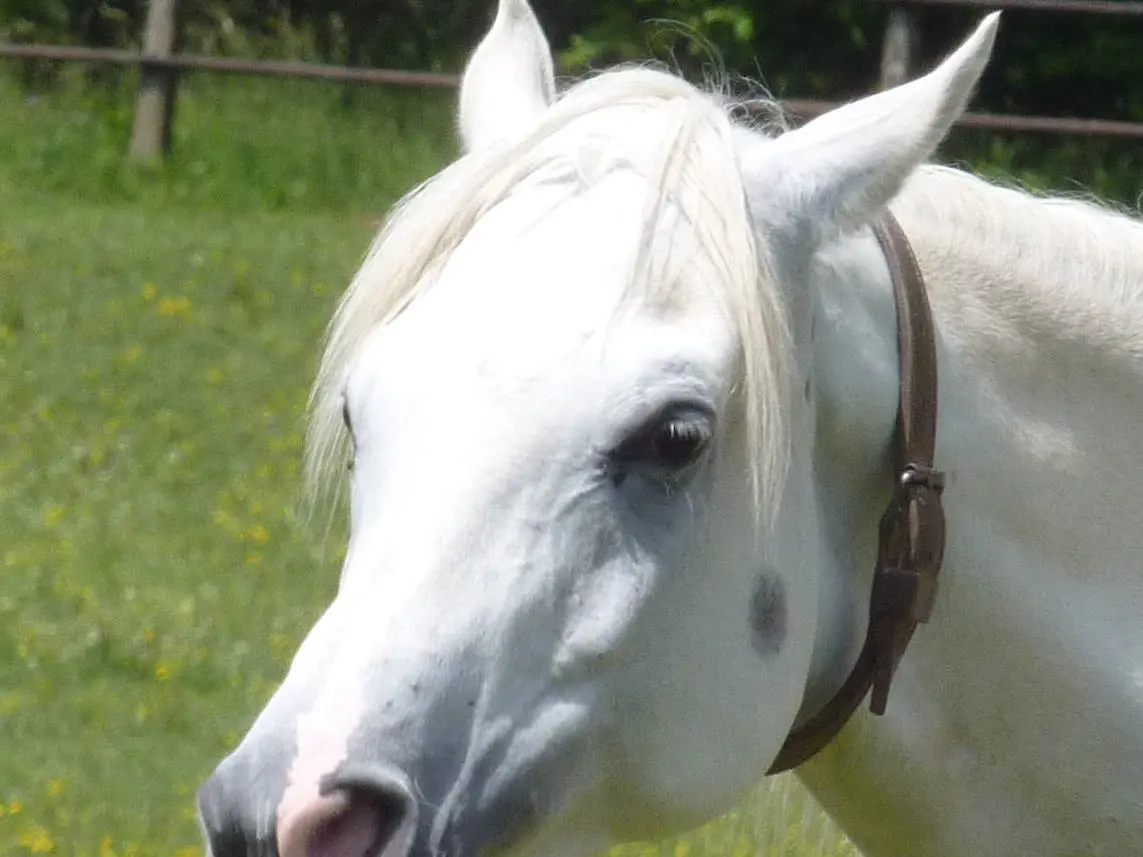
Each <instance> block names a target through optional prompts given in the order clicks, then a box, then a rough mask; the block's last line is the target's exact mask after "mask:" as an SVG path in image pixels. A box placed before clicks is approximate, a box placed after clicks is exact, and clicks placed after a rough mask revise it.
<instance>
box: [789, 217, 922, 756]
mask: <svg viewBox="0 0 1143 857" xmlns="http://www.w3.org/2000/svg"><path fill="white" fill-rule="evenodd" d="M873 234H874V236H875V237H876V238H877V243H878V244H880V245H881V252H882V253H884V255H885V261H886V262H887V263H888V265H889V278H890V280H891V281H892V283H893V293H894V295H895V297H896V300H897V351H898V357H899V362H900V388H899V394H898V401H897V426H896V432H895V434H894V444H893V446H894V462H893V472H894V486H893V496H892V499H891V500H890V501H889V508H888V509H886V510H885V514H884V515H883V516H882V518H881V528H880V542H879V545H878V550H877V565H876V566H875V568H874V572H873V591H872V594H871V596H870V604H869V627H868V629H867V631H866V634H865V643H864V644H863V645H862V647H861V653H860V654H859V655H858V656H857V662H856V663H855V664H854V665H853V669H852V670H851V671H850V673H849V677H848V678H847V679H846V680H845V682H844V684H842V686H841V688H840V689H839V690H838V691H837V693H835V694H834V696H833V698H832V699H830V701H829V702H827V703H826V704H825V706H824V707H823V708H822V709H821V710H820V711H818V712H817V713H816V714H814V715H813V716H812V717H810V719H809V720H807V721H806V722H805V723H803V724H802V725H801V726H799V727H798V728H797V729H795V730H794V731H793V732H791V733H790V735H789V736H788V737H787V738H786V742H785V744H783V745H782V749H781V751H780V752H779V753H778V757H777V759H775V760H774V764H773V766H772V767H771V768H770V770H769V772H768V773H769V774H779V773H782V772H783V771H788V770H790V769H791V768H796V767H797V766H798V765H800V764H802V763H803V762H805V761H806V760H807V759H809V758H811V757H812V756H814V755H816V754H817V753H818V752H819V751H820V750H821V749H822V748H823V747H825V746H826V745H827V744H829V742H830V741H832V740H833V739H834V738H835V737H837V734H838V733H839V732H840V731H841V730H842V727H844V726H845V724H846V723H847V722H848V721H849V718H850V717H852V716H853V713H854V712H855V711H856V710H857V708H858V706H859V705H861V702H862V700H863V699H865V695H866V694H867V693H869V691H870V689H872V691H873V698H872V700H871V701H870V704H869V707H870V710H872V711H873V713H874V714H884V713H885V703H886V700H887V698H888V696H889V684H890V682H891V681H892V679H893V672H894V670H895V669H896V668H897V663H898V661H900V659H901V656H902V655H903V654H904V653H905V647H906V646H908V644H909V640H910V639H911V638H912V636H913V631H914V629H915V628H916V626H917V623H918V622H927V621H928V619H929V615H930V613H931V612H932V609H933V600H934V598H935V596H936V593H937V574H938V572H939V571H940V567H941V559H942V556H943V554H944V545H945V518H944V511H943V509H942V507H941V491H942V489H943V488H944V474H942V473H941V472H940V471H938V470H935V469H934V468H933V452H934V449H935V447H936V438H937V349H936V340H935V330H934V326H933V316H932V311H931V310H930V308H929V300H928V297H927V296H926V294H925V280H924V278H923V277H922V276H921V269H920V267H919V266H918V265H917V259H916V257H915V256H914V255H913V248H912V247H910V246H909V239H908V238H906V237H905V233H904V232H903V231H902V229H901V225H900V224H899V223H898V222H897V220H896V218H894V217H893V215H892V214H890V213H889V212H888V211H886V212H885V215H884V217H882V218H881V220H879V221H878V222H876V223H875V224H874V225H873Z"/></svg>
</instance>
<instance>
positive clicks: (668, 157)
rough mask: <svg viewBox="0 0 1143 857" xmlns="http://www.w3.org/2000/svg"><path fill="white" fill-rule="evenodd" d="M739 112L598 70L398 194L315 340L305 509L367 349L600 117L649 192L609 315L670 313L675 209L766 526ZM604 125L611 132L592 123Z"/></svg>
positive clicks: (772, 339) (668, 84) (332, 484)
mask: <svg viewBox="0 0 1143 857" xmlns="http://www.w3.org/2000/svg"><path fill="white" fill-rule="evenodd" d="M739 111H740V105H739V104H736V103H734V102H732V101H731V100H730V99H729V98H727V97H722V96H718V95H712V94H708V93H705V92H703V91H701V90H699V89H698V88H696V87H694V86H692V85H691V84H690V83H688V82H686V81H685V80H683V79H682V78H680V77H677V76H675V75H672V74H669V73H666V72H662V71H657V70H652V69H648V68H622V69H616V70H611V71H608V72H605V73H603V74H600V75H598V76H595V77H592V78H590V79H587V80H585V81H582V82H580V83H577V84H576V85H574V86H572V87H571V88H569V89H568V90H567V91H566V92H565V93H564V94H563V95H562V96H561V97H560V98H559V99H558V100H557V101H556V102H555V103H554V104H553V105H552V106H551V107H549V108H548V110H547V111H545V113H544V114H543V116H542V117H540V119H539V121H538V123H537V126H536V128H535V129H534V130H533V131H532V132H531V133H530V134H529V135H528V136H527V137H525V138H524V139H520V140H515V141H513V142H511V143H507V144H504V145H500V146H494V147H491V148H489V149H487V150H484V151H479V152H475V153H472V154H469V155H466V156H465V157H463V158H461V159H460V160H458V161H456V162H455V163H453V164H452V165H451V166H449V167H448V168H446V169H445V170H443V171H442V172H441V173H439V174H438V175H437V176H435V177H434V178H432V179H430V180H429V181H427V182H426V183H424V184H422V185H421V186H420V187H418V188H416V189H414V190H413V191H412V192H411V193H410V194H408V195H407V196H406V197H405V198H404V199H403V200H402V201H401V202H400V203H399V204H398V205H397V206H396V207H395V208H394V210H393V211H392V213H391V214H390V215H389V217H388V219H387V221H386V223H385V225H384V226H383V228H382V230H381V232H380V234H379V235H378V236H377V238H376V239H375V241H374V243H373V245H372V247H371V248H370V250H369V253H368V255H367V256H366V259H365V261H364V263H363V264H362V266H361V268H360V270H359V271H358V272H357V275H356V276H355V277H354V279H353V282H352V284H351V285H350V287H349V290H348V291H347V292H346V294H345V296H344V297H343V298H342V300H341V303H340V305H339V306H338V308H337V311H336V313H335V315H334V317H333V320H332V321H331V323H330V326H329V329H328V331H327V338H326V345H325V352H324V355H323V357H322V360H321V364H320V367H319V370H318V374H317V380H316V382H315V385H314V388H313V391H312V394H311V398H310V408H311V413H310V424H309V430H308V437H307V449H306V462H305V473H306V480H307V485H308V489H309V497H310V499H311V501H314V500H316V499H318V498H319V497H320V496H323V495H324V493H325V492H326V491H331V490H336V489H337V488H338V487H339V486H340V475H341V474H343V473H344V469H345V467H344V461H345V454H346V453H345V444H346V430H345V427H344V426H343V424H342V419H341V410H342V396H343V388H344V384H345V379H346V374H347V372H348V370H349V368H350V366H351V364H352V362H353V361H354V359H355V357H356V355H357V354H358V352H359V350H360V348H361V346H362V343H363V342H364V340H365V339H366V337H367V336H368V335H369V334H370V333H371V332H372V331H374V330H376V329H377V328H378V327H380V326H383V325H385V324H386V323H388V322H389V321H391V320H392V319H393V318H395V317H396V316H397V315H398V314H400V313H401V312H402V310H404V309H405V308H406V307H407V306H409V304H410V303H411V302H412V301H414V300H415V299H416V298H417V296H418V295H420V294H421V293H422V292H423V291H424V290H425V289H427V288H430V287H431V286H432V283H433V281H434V280H435V277H436V274H437V272H438V271H439V270H440V267H441V266H442V265H443V263H444V262H445V261H446V260H447V259H448V258H449V255H450V254H451V253H452V251H453V250H454V249H456V247H457V246H458V245H459V244H460V242H461V241H462V240H464V238H465V236H466V235H467V234H468V233H469V231H470V230H471V229H472V227H473V225H474V224H475V223H476V222H477V221H478V220H479V219H480V218H481V216H482V215H484V214H485V213H486V212H487V211H489V210H490V209H491V208H492V207H494V206H495V205H497V204H498V203H500V202H501V201H502V200H504V199H505V198H506V197H507V196H508V195H509V194H511V193H512V191H513V189H514V188H516V187H517V186H518V185H519V184H520V183H521V182H523V181H524V180H526V179H528V178H529V177H530V176H532V175H534V174H536V173H537V172H538V171H539V170H541V169H542V168H544V167H545V166H546V165H549V164H551V162H552V160H553V157H554V156H555V154H556V153H558V152H559V147H560V142H561V140H562V137H561V136H560V135H561V132H565V131H568V129H570V128H572V127H573V126H577V125H579V124H580V123H583V122H594V121H595V120H596V119H599V120H600V121H599V122H597V123H596V124H593V125H592V126H591V128H592V131H593V132H594V136H593V137H592V139H593V140H595V141H596V142H598V141H599V139H600V133H599V131H600V129H603V131H604V133H605V135H606V136H605V145H607V146H609V147H614V148H615V149H616V151H617V152H618V153H619V156H620V157H622V158H623V159H624V160H625V161H627V162H628V163H630V164H632V165H633V166H636V168H637V169H639V171H640V172H641V173H643V174H644V175H645V177H646V178H647V180H648V197H647V201H646V207H645V225H644V232H643V239H642V242H641V245H640V247H639V248H637V253H636V256H635V259H636V264H635V266H634V267H635V269H634V270H633V271H632V276H631V277H630V278H629V282H628V283H627V284H626V285H625V289H626V291H625V294H624V295H623V301H622V303H621V306H625V307H636V308H637V307H638V306H641V305H644V304H645V303H646V302H650V303H652V304H655V303H659V302H669V298H670V295H669V294H666V292H668V291H669V290H671V289H673V288H674V287H675V286H676V285H677V283H678V281H679V280H680V279H681V278H680V277H679V276H677V275H671V273H670V272H664V271H663V270H662V268H663V264H661V263H658V262H656V258H660V259H663V258H666V257H667V256H669V255H670V254H666V249H667V248H668V247H669V246H670V243H671V236H670V235H669V234H666V235H664V234H663V233H664V232H666V231H668V230H666V229H665V228H664V223H665V221H664V220H663V217H662V215H663V212H664V211H665V210H666V209H667V208H668V207H671V208H673V209H675V210H676V211H678V212H679V213H680V214H681V217H679V218H673V219H672V220H671V223H672V224H675V225H674V226H672V228H682V227H686V228H687V229H689V230H690V231H691V233H692V235H693V237H694V242H695V243H696V244H697V246H698V248H699V250H700V251H701V252H702V254H703V257H704V260H705V261H706V262H707V263H708V264H709V265H710V266H711V270H712V271H713V273H714V276H713V280H714V282H713V284H712V285H713V287H714V289H715V290H716V296H717V297H718V299H719V300H720V302H721V303H722V305H723V307H724V309H725V312H726V313H727V316H728V318H729V319H730V320H731V321H732V323H733V324H734V326H735V328H736V329H737V332H738V336H739V339H740V341H741V360H740V379H739V380H740V383H739V384H738V385H737V388H736V392H737V395H736V397H735V401H736V409H737V413H738V416H739V417H740V419H737V420H736V421H735V424H736V427H737V429H738V430H737V431H736V432H735V433H736V434H740V435H741V440H742V442H743V443H744V444H745V451H746V453H747V455H748V460H749V461H750V462H751V468H752V469H751V479H752V486H753V491H754V501H755V507H756V511H757V512H759V513H762V514H760V518H770V517H772V514H773V509H774V506H775V504H776V501H777V498H778V496H779V494H780V489H781V485H782V482H783V480H784V478H785V473H786V469H787V460H788V454H789V453H788V446H789V427H788V417H787V414H788V407H789V398H788V396H789V386H790V384H789V379H788V368H789V362H790V352H791V344H790V336H789V332H788V327H787V321H786V317H785V312H784V308H783V306H782V304H781V302H780V300H779V297H778V293H777V289H776V281H775V276H774V275H775V271H774V265H773V264H772V260H771V256H770V253H769V251H768V250H767V248H766V246H765V244H764V243H762V242H759V241H757V240H756V237H755V232H754V229H753V224H752V222H751V218H750V213H749V209H748V205H747V199H746V193H745V190H744V188H743V185H742V179H741V176H740V174H739V171H738V165H737V161H736V157H735V151H734V148H733V145H732V137H733V134H732V118H731V117H732V115H733V114H735V113H737V112H739ZM607 117H611V118H612V120H613V121H612V122H610V123H607V122H603V121H602V120H604V119H605V118H607ZM640 118H642V119H644V120H647V121H653V122H654V123H655V128H657V129H658V128H663V129H666V133H662V134H656V135H655V136H654V144H653V146H652V148H653V151H649V152H648V151H642V150H641V149H646V148H647V146H646V144H645V141H646V135H643V136H641V137H640V136H638V135H636V139H637V140H640V141H643V145H642V146H640V145H637V144H636V143H633V142H632V141H631V140H628V139H627V137H626V135H624V133H623V129H624V127H628V128H630V127H632V126H631V124H630V123H632V122H636V121H638V120H639V119H640ZM576 139H582V137H579V138H576ZM573 145H574V142H573ZM565 148H566V147H565ZM570 154H571V155H572V156H574V152H572V153H570ZM563 156H564V157H565V158H567V157H569V153H568V152H566V151H565V152H564V153H563ZM569 240H574V239H569ZM666 264H668V265H669V262H668V263H666ZM764 510H768V512H769V514H766V513H765V511H764Z"/></svg>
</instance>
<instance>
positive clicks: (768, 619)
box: [750, 571, 789, 655]
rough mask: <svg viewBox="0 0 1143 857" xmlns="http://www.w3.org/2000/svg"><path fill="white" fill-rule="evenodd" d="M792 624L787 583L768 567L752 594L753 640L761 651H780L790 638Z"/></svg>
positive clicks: (770, 652) (760, 575)
mask: <svg viewBox="0 0 1143 857" xmlns="http://www.w3.org/2000/svg"><path fill="white" fill-rule="evenodd" d="M788 625H789V621H788V616H787V607H786V585H785V584H784V583H783V582H782V579H781V578H780V577H778V576H777V575H776V574H773V573H771V572H767V571H764V572H762V573H761V574H759V575H758V580H757V582H755V584H754V594H753V595H752V596H751V598H750V642H751V643H752V644H753V646H754V651H756V652H757V653H758V654H760V655H776V654H778V653H779V652H780V651H782V645H783V644H784V643H785V642H786V631H787V627H788Z"/></svg>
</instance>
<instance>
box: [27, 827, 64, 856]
mask: <svg viewBox="0 0 1143 857" xmlns="http://www.w3.org/2000/svg"><path fill="white" fill-rule="evenodd" d="M20 844H21V845H22V846H24V850H25V851H30V852H31V853H33V854H51V853H52V852H53V851H55V850H56V843H55V841H54V840H53V839H52V835H51V834H50V833H48V831H47V830H46V829H45V828H43V827H40V826H39V825H38V824H33V825H32V826H31V827H28V828H25V829H24V832H23V833H21V834H20Z"/></svg>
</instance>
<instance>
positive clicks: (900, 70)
mask: <svg viewBox="0 0 1143 857" xmlns="http://www.w3.org/2000/svg"><path fill="white" fill-rule="evenodd" d="M916 47H917V22H916V20H915V18H914V13H913V12H912V11H910V10H908V9H905V8H902V7H900V6H895V7H893V8H892V9H890V10H889V23H888V24H886V26H885V42H884V44H882V46H881V88H882V89H890V88H891V87H894V86H900V85H901V84H902V83H905V82H906V81H907V80H909V74H910V72H911V71H912V62H913V52H914V50H915V49H916Z"/></svg>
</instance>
